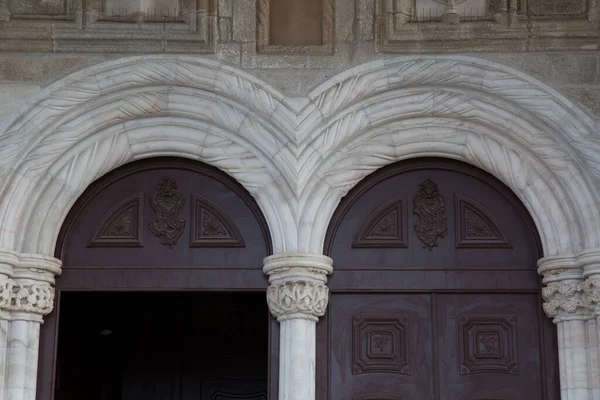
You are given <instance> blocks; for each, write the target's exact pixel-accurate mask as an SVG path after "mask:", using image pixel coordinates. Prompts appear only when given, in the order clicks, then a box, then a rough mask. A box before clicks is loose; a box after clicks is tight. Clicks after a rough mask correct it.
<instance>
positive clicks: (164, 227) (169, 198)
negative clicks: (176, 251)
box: [149, 177, 185, 248]
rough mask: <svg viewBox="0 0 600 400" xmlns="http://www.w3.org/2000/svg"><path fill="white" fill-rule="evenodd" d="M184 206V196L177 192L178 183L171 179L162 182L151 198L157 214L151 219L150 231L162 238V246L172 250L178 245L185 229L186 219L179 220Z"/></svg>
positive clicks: (151, 204)
mask: <svg viewBox="0 0 600 400" xmlns="http://www.w3.org/2000/svg"><path fill="white" fill-rule="evenodd" d="M184 205H185V198H184V196H183V194H182V193H181V192H178V191H177V183H175V181H174V180H173V179H171V178H169V177H165V178H163V180H162V181H160V183H159V184H158V186H157V189H156V192H154V193H153V194H152V196H151V197H150V206H152V209H153V210H154V214H155V215H154V216H153V217H152V218H150V222H149V228H150V231H151V232H152V233H153V234H154V235H155V236H157V237H158V238H160V242H161V243H162V244H164V245H168V246H169V247H171V248H172V247H173V246H175V245H176V244H177V241H178V240H179V237H181V235H182V234H183V230H184V228H185V219H179V213H180V212H181V209H182V208H183V206H184Z"/></svg>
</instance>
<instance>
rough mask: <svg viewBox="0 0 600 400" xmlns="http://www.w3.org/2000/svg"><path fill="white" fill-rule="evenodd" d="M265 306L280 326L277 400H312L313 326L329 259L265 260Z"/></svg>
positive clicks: (321, 306) (325, 292) (320, 310)
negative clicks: (266, 277)
mask: <svg viewBox="0 0 600 400" xmlns="http://www.w3.org/2000/svg"><path fill="white" fill-rule="evenodd" d="M263 270H264V272H265V273H266V274H267V275H269V283H270V286H269V288H268V289H267V302H268V304H269V309H270V310H271V313H272V314H273V315H274V316H275V317H276V318H277V320H278V321H279V323H280V325H281V329H280V339H279V340H280V352H279V400H314V399H315V383H316V382H315V363H316V361H315V360H316V323H317V321H318V319H319V317H321V316H323V315H325V312H326V310H327V304H328V301H329V289H328V288H327V285H326V283H327V275H328V274H330V273H331V272H332V260H331V259H330V258H329V257H326V256H322V255H314V254H298V253H293V254H276V255H273V256H270V257H267V258H265V261H264V268H263Z"/></svg>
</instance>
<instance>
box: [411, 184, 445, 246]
mask: <svg viewBox="0 0 600 400" xmlns="http://www.w3.org/2000/svg"><path fill="white" fill-rule="evenodd" d="M413 204H414V207H415V209H414V212H413V213H414V214H415V215H416V216H417V217H418V221H416V222H415V224H414V228H415V232H416V233H417V236H418V238H419V239H420V240H421V241H422V242H423V244H424V246H423V248H427V249H429V250H430V251H431V250H432V249H433V248H434V247H436V246H437V245H438V243H437V239H438V237H440V238H443V237H445V236H446V235H447V234H448V221H447V220H446V217H445V216H444V213H445V210H446V206H445V203H444V198H443V197H442V195H441V194H440V191H439V189H438V186H437V184H436V183H435V182H434V181H432V180H431V179H426V180H425V181H424V182H423V183H421V184H420V185H419V191H418V192H417V194H415V196H414V197H413Z"/></svg>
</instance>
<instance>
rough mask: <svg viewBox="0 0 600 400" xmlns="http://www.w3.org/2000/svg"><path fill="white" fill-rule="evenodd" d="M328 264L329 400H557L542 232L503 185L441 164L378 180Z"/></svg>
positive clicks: (320, 369)
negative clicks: (541, 266) (540, 268)
mask: <svg viewBox="0 0 600 400" xmlns="http://www.w3.org/2000/svg"><path fill="white" fill-rule="evenodd" d="M326 251H327V252H328V254H329V255H330V256H331V257H332V258H333V260H334V274H333V275H332V277H331V279H330V281H329V286H330V288H331V292H332V295H331V301H330V307H329V312H328V315H327V317H326V318H325V319H324V320H323V321H321V322H319V324H318V332H317V349H318V350H317V354H318V363H317V375H318V377H319V379H320V380H321V381H322V382H323V381H324V382H327V383H326V384H321V385H318V396H317V397H318V399H322V400H324V399H331V400H404V399H419V400H434V399H435V400H521V399H523V400H529V399H558V398H559V397H558V377H557V368H556V367H557V357H556V350H555V349H556V338H555V329H554V326H553V325H552V323H551V321H550V320H549V319H547V318H545V317H544V315H543V312H542V309H541V301H540V300H541V298H540V286H541V282H540V279H539V277H538V276H537V273H536V261H537V259H538V258H539V257H540V256H541V253H540V248H539V240H538V237H537V233H536V230H535V228H534V225H533V223H532V221H531V219H530V217H529V216H528V214H527V212H526V210H525V209H524V207H523V206H522V204H521V203H520V202H519V201H518V199H516V198H515V196H514V195H513V194H512V193H511V192H510V191H509V190H508V189H507V188H506V187H504V186H503V185H502V184H501V183H499V182H498V181H497V180H496V179H494V178H493V177H491V176H489V175H488V174H486V173H484V172H482V171H480V170H478V169H476V168H473V167H469V166H466V165H463V164H460V163H455V162H451V161H444V160H435V159H421V160H413V161H410V162H404V163H398V164H396V165H393V166H390V167H388V168H385V169H383V170H380V171H378V172H377V173H375V174H373V175H371V176H369V177H367V178H366V179H365V180H364V181H363V182H361V183H360V184H359V185H358V186H357V187H356V188H355V189H354V190H353V191H351V192H350V193H349V194H348V196H346V197H345V198H344V199H343V200H342V202H341V204H340V206H339V208H338V210H337V211H336V214H335V216H334V218H333V220H332V222H331V226H330V229H329V232H328V239H327V243H326ZM325 349H327V351H325Z"/></svg>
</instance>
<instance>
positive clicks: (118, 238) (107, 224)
mask: <svg viewBox="0 0 600 400" xmlns="http://www.w3.org/2000/svg"><path fill="white" fill-rule="evenodd" d="M143 204H144V193H143V192H140V193H136V194H134V195H132V196H129V197H127V198H126V199H125V200H123V201H121V202H120V203H119V204H117V205H116V206H114V207H113V208H111V209H110V211H108V212H107V213H106V214H105V215H104V216H103V217H102V220H101V222H100V224H99V225H98V228H97V229H96V231H95V233H94V235H93V236H92V240H90V243H89V245H88V247H143V246H144V244H143V243H144V241H143V232H144V230H143V227H142V225H141V224H142V220H143V217H142V212H143Z"/></svg>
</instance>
